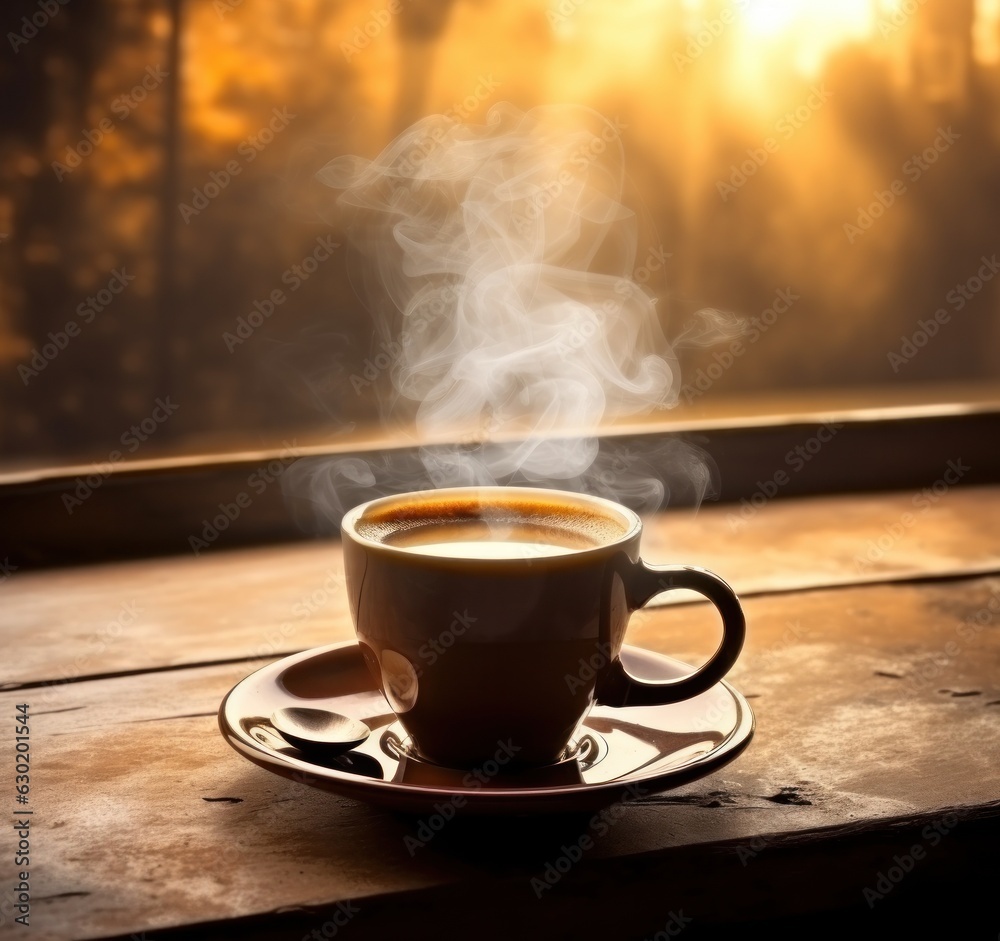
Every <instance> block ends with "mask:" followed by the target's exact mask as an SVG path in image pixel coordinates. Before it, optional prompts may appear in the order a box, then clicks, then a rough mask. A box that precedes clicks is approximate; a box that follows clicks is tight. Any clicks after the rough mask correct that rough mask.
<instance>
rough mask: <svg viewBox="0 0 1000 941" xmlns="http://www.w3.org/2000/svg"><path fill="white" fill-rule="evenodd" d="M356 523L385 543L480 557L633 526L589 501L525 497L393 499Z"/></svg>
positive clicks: (510, 554)
mask: <svg viewBox="0 0 1000 941" xmlns="http://www.w3.org/2000/svg"><path fill="white" fill-rule="evenodd" d="M356 525H357V531H358V533H359V535H361V536H363V537H365V538H367V539H371V540H373V541H375V542H380V543H382V544H383V545H387V546H395V547H398V548H401V549H408V550H411V551H413V552H416V553H420V554H423V555H434V556H440V557H448V558H480V559H503V558H511V559H513V558H535V557H541V556H556V555H567V554H570V553H574V552H582V551H584V550H586V549H594V548H596V547H598V546H601V545H606V544H608V543H612V542H616V541H617V540H619V539H621V538H622V537H623V536H625V535H626V533H627V532H628V529H629V527H628V526H627V525H626V521H625V520H624V519H618V518H616V517H614V516H612V515H611V514H607V515H605V514H602V513H600V512H597V511H596V510H594V509H592V508H590V507H586V506H583V505H579V504H549V503H547V502H545V501H534V500H524V499H512V500H511V501H510V502H507V501H500V502H496V503H491V502H489V501H486V502H482V503H479V502H476V501H449V500H428V501H425V502H418V503H403V504H395V505H393V504H390V505H388V506H385V507H382V508H380V509H379V510H378V511H377V512H375V513H371V514H368V513H366V514H365V515H364V516H362V517H361V519H359V520H358V521H357V524H356Z"/></svg>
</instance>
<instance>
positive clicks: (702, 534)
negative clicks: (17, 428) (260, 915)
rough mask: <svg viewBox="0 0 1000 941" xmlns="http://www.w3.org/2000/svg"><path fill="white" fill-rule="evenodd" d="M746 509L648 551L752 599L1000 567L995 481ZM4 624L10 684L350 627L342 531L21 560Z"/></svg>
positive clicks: (239, 653) (309, 642)
mask: <svg viewBox="0 0 1000 941" xmlns="http://www.w3.org/2000/svg"><path fill="white" fill-rule="evenodd" d="M932 484H933V481H930V482H929V486H930V485H932ZM932 498H933V502H932ZM914 501H917V504H915V502H914ZM752 509H753V508H752ZM738 513H739V510H738V508H737V509H736V510H734V509H732V508H724V507H710V508H705V509H703V510H702V511H701V512H700V513H698V514H693V513H691V512H689V511H685V510H678V511H676V512H671V513H665V514H661V515H658V516H656V517H654V518H652V519H651V520H650V521H649V522H648V523H647V526H646V532H645V533H644V537H643V555H644V557H645V558H647V559H649V560H651V561H661V562H670V563H674V562H684V563H689V564H694V565H701V566H704V567H706V568H709V569H712V570H713V571H716V572H718V573H719V574H720V575H722V576H723V577H724V578H726V579H727V580H728V581H729V582H730V583H731V584H732V585H733V586H734V587H735V588H736V590H737V591H738V592H739V593H740V594H741V595H747V596H749V595H752V594H755V593H761V592H775V591H789V590H791V591H796V590H801V589H809V588H816V587H824V586H833V585H844V584H852V583H857V582H862V583H864V582H878V581H884V580H902V579H907V578H913V577H925V576H934V577H937V576H953V575H958V574H962V573H973V572H995V571H998V570H1000V535H998V534H1000V488H996V487H989V488H966V489H961V488H958V489H949V490H948V491H947V492H944V493H943V494H941V495H937V494H934V493H933V492H931V494H930V496H927V495H925V494H921V493H919V492H914V493H901V494H893V495H888V496H887V495H879V496H876V495H873V496H861V497H824V498H808V499H797V500H791V499H789V500H775V501H773V502H770V503H767V504H766V505H765V506H763V508H761V509H759V510H756V509H754V512H753V514H750V513H749V512H747V513H746V518H742V517H739V516H738ZM907 514H909V515H907ZM734 519H735V520H738V521H739V522H734ZM671 597H672V596H669V595H664V596H661V598H660V599H659V600H660V602H661V603H662V602H664V601H667V600H669V599H670V598H671ZM675 600H680V599H675ZM0 632H2V633H3V636H5V637H6V636H11V637H23V638H31V643H30V644H23V645H20V647H19V653H18V656H17V657H16V658H9V659H6V660H5V662H4V665H3V668H2V673H0V688H3V686H4V685H8V686H9V684H23V683H39V682H46V681H53V680H77V679H79V678H81V677H88V676H101V675H105V674H109V673H117V672H128V671H135V670H144V669H151V668H163V667H172V666H178V665H185V664H194V663H211V662H218V661H227V660H248V661H250V660H253V659H255V658H266V657H271V656H275V655H278V654H282V653H289V652H292V651H295V650H301V649H305V648H307V647H312V646H318V645H321V644H327V643H332V642H334V641H338V640H348V639H350V638H351V637H353V628H352V626H351V623H350V618H349V614H348V611H347V607H346V600H345V595H344V592H343V578H342V562H341V556H340V546H339V543H337V542H312V543H304V544H302V543H300V544H295V545H288V546H279V547H269V548H266V549H260V548H258V549H242V550H233V551H221V550H220V551H212V550H211V549H210V550H208V551H206V552H204V553H202V554H201V555H200V556H198V557H195V556H193V555H190V556H178V557H174V558H169V559H154V560H142V561H136V562H128V563H114V564H105V565H99V566H92V567H80V568H71V569H61V570H52V571H34V572H14V573H13V574H12V575H10V576H9V577H8V578H6V579H5V580H3V581H2V582H0ZM630 636H631V635H630ZM636 642H637V643H638V642H639V641H636Z"/></svg>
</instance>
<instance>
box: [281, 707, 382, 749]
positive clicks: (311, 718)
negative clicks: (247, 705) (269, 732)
mask: <svg viewBox="0 0 1000 941" xmlns="http://www.w3.org/2000/svg"><path fill="white" fill-rule="evenodd" d="M271 725H273V726H274V728H275V730H276V731H277V732H278V734H279V735H280V736H281V737H282V738H283V739H285V740H286V741H287V742H288V743H289V744H291V745H294V746H295V747H296V748H299V749H301V750H302V751H304V752H315V753H317V754H323V755H325V756H328V757H332V756H334V755H340V754H343V753H344V752H346V751H350V750H351V749H352V748H357V747H358V745H360V744H361V743H362V742H364V740H365V739H366V738H368V736H369V735H370V734H371V729H369V728H368V726H367V725H365V724H364V722H359V721H358V720H357V719H350V718H348V717H347V716H342V715H340V713H337V712H329V711H328V710H326V709H309V708H305V707H302V706H290V707H287V708H285V709H278V710H277V711H276V712H274V713H273V714H272V715H271Z"/></svg>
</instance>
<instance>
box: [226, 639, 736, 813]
mask: <svg viewBox="0 0 1000 941" xmlns="http://www.w3.org/2000/svg"><path fill="white" fill-rule="evenodd" d="M622 660H623V662H624V664H625V666H626V667H627V668H628V670H629V672H630V673H632V674H633V675H634V676H636V677H639V678H641V679H672V678H674V677H678V676H684V675H685V674H688V673H690V672H692V667H690V666H688V665H687V664H684V663H681V662H680V661H677V660H673V659H671V658H670V657H665V656H663V655H662V654H658V653H653V652H652V651H649V650H641V649H639V648H638V647H629V646H626V647H624V648H623V650H622ZM285 706H314V707H317V708H321V709H329V710H331V711H333V712H339V713H341V714H342V715H346V716H350V717H352V718H354V719H360V720H361V721H362V722H364V723H366V724H367V725H368V727H369V728H370V729H371V730H372V734H371V736H370V737H369V738H368V740H367V741H366V742H365V743H364V744H362V745H361V746H359V747H358V748H356V749H355V750H354V751H352V752H349V753H348V754H346V755H343V756H341V757H339V758H331V759H329V760H321V759H317V758H316V757H314V756H306V755H305V754H303V753H302V752H300V751H298V749H296V748H293V747H292V746H291V745H289V744H288V743H287V742H285V741H284V739H282V738H281V737H280V736H279V735H278V734H277V733H276V732H275V731H274V729H273V727H272V726H271V723H270V720H269V718H267V717H269V716H270V715H271V714H272V713H273V712H274V711H275V710H277V709H280V708H283V707H285ZM219 727H220V728H221V730H222V734H223V736H224V737H225V739H226V741H227V742H229V744H230V745H232V747H233V748H235V749H236V751H238V752H239V753H240V754H241V755H243V756H244V757H245V758H248V759H250V761H253V762H254V763H256V764H258V765H260V766H261V767H262V768H266V769H267V770H268V771H273V772H274V773H276V774H280V775H283V776H285V777H287V778H291V779H293V780H295V781H300V782H302V783H304V784H309V785H311V786H313V787H317V788H321V789H323V790H327V791H333V792H336V793H338V794H343V795H346V796H348V797H353V798H356V799H358V800H363V801H368V802H370V803H373V804H380V805H383V806H386V807H390V808H393V809H396V810H405V811H413V812H417V813H421V812H424V811H429V810H432V809H433V807H434V805H435V804H436V803H437V804H440V803H441V802H442V801H445V802H450V803H451V804H452V805H453V806H454V807H455V808H456V809H458V810H462V811H469V812H474V813H510V812H513V813H536V812H543V811H544V812H550V811H561V810H569V811H580V810H592V809H597V808H600V807H602V806H606V805H608V804H611V803H614V802H616V801H619V800H623V799H626V800H627V799H629V797H632V798H635V797H642V796H645V795H647V794H653V793H656V792H658V791H665V790H668V789H670V788H672V787H677V786H679V785H681V784H686V783H687V782H689V781H693V780H695V779H697V778H700V777H703V776H704V775H707V774H710V773H711V772H713V771H716V770H717V769H719V768H721V767H722V766H723V765H724V764H726V763H727V762H729V761H732V760H733V759H734V758H735V757H736V756H737V755H739V754H740V752H742V751H743V749H744V748H746V746H747V745H748V744H749V742H750V739H751V737H752V736H753V731H754V719H753V712H752V711H751V709H750V706H749V704H748V703H747V701H746V700H745V699H744V698H743V697H742V696H741V695H740V694H739V693H738V692H737V691H736V690H735V689H733V688H732V687H731V686H730V685H729V684H728V683H724V682H723V683H719V684H717V685H716V686H714V687H712V689H710V690H708V691H707V692H705V693H702V694H701V695H700V696H695V697H694V698H692V699H688V700H686V701H684V702H681V703H673V704H671V705H668V706H630V707H625V708H620V709H614V708H611V707H608V706H595V707H594V708H593V709H592V710H591V712H590V714H589V715H588V716H587V717H586V718H585V719H584V720H583V722H582V723H581V724H580V728H579V730H578V733H577V735H576V737H575V739H574V742H573V743H572V745H571V746H570V748H569V749H568V751H567V754H566V755H565V757H564V758H563V759H562V760H561V761H559V762H558V763H557V764H554V765H549V766H546V767H545V768H538V769H531V770H527V771H519V772H516V773H514V772H510V773H506V774H505V773H503V771H502V770H501V771H500V772H499V773H497V772H496V771H495V770H494V769H491V768H486V767H484V769H481V770H480V769H476V770H477V772H478V774H474V773H472V772H470V771H469V770H468V769H460V770H459V769H450V768H443V767H441V766H439V765H434V764H431V763H430V762H426V761H423V760H422V759H419V758H416V757H414V756H412V755H411V754H410V753H409V752H408V750H407V745H408V742H407V740H406V734H405V732H403V730H402V729H401V728H400V727H399V724H398V723H397V722H396V717H395V716H394V715H393V714H392V712H391V711H390V709H389V706H388V704H387V703H386V701H385V697H384V696H383V695H382V693H381V691H380V690H379V689H378V687H377V686H376V684H375V682H374V681H373V679H372V677H371V674H370V673H369V671H368V668H367V667H366V666H365V663H364V660H363V659H362V656H361V652H360V650H359V648H358V646H357V644H356V643H354V642H349V643H342V644H332V645H330V646H328V647H317V648H315V649H313V650H307V651H304V652H303V653H299V654H295V655H294V656H291V657H286V658H285V659H283V660H279V661H277V662H275V663H272V664H270V665H268V666H266V667H264V668H263V669H261V670H258V671H257V672H256V673H252V674H251V675H250V676H248V677H247V678H246V679H244V680H242V681H241V682H240V683H238V684H237V685H236V686H235V687H234V688H233V689H232V690H230V692H229V693H228V694H227V696H226V698H225V699H224V700H223V701H222V705H221V707H220V709H219ZM484 771H490V772H493V773H492V774H484V773H483V772H484Z"/></svg>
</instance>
